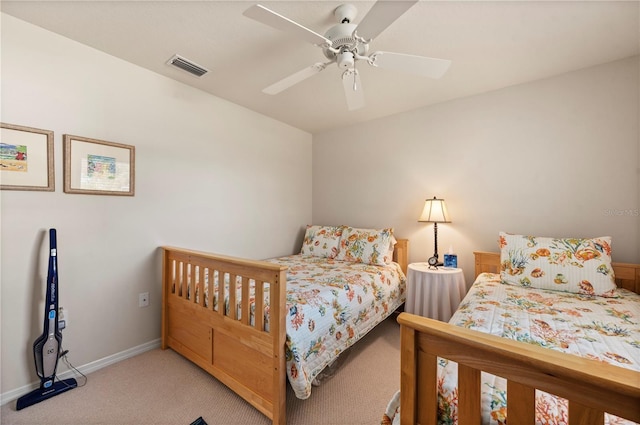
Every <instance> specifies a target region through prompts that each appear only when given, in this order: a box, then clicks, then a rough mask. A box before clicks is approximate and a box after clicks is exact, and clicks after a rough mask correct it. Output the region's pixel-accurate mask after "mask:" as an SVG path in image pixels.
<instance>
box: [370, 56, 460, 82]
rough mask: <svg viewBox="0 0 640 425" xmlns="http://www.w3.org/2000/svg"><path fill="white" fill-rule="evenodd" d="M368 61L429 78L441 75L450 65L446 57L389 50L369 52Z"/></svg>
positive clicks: (379, 65) (378, 65)
mask: <svg viewBox="0 0 640 425" xmlns="http://www.w3.org/2000/svg"><path fill="white" fill-rule="evenodd" d="M369 63H370V64H371V65H373V66H377V67H380V68H385V69H393V70H397V71H402V72H408V73H411V74H416V75H420V76H423V77H430V78H440V77H442V76H443V75H444V73H445V72H447V70H448V69H449V66H450V65H451V61H450V60H447V59H437V58H428V57H426V56H415V55H405V54H403V53H390V52H375V53H373V54H371V56H370V61H369Z"/></svg>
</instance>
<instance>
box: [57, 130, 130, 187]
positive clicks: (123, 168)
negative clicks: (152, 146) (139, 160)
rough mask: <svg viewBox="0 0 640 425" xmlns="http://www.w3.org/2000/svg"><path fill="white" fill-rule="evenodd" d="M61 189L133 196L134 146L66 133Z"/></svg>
mask: <svg viewBox="0 0 640 425" xmlns="http://www.w3.org/2000/svg"><path fill="white" fill-rule="evenodd" d="M64 191H65V193H84V194H92V195H124V196H133V195H134V192H135V147H134V146H131V145H124V144H122V143H113V142H106V141H104V140H96V139H90V138H87V137H80V136H72V135H69V134H65V135H64Z"/></svg>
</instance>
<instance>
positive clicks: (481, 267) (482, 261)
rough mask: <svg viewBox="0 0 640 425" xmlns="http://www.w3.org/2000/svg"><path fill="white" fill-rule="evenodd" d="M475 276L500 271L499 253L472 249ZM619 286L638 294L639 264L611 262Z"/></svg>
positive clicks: (639, 286)
mask: <svg viewBox="0 0 640 425" xmlns="http://www.w3.org/2000/svg"><path fill="white" fill-rule="evenodd" d="M473 254H474V256H475V259H476V274H475V275H476V276H478V275H479V274H480V273H500V253H499V252H484V251H474V253H473ZM611 266H612V267H613V273H614V274H615V276H616V284H617V285H618V287H619V288H625V289H628V290H629V291H633V292H635V293H636V294H640V264H630V263H611Z"/></svg>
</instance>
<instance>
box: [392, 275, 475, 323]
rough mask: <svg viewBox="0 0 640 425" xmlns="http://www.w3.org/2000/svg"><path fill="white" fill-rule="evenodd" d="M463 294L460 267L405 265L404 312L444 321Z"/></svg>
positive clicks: (453, 310)
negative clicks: (405, 291) (405, 295)
mask: <svg viewBox="0 0 640 425" xmlns="http://www.w3.org/2000/svg"><path fill="white" fill-rule="evenodd" d="M466 293H467V286H466V283H465V280H464V274H463V273H462V269H444V268H442V267H440V268H438V269H429V265H428V264H426V263H412V264H409V267H408V272H407V301H406V303H405V308H404V309H405V311H406V312H408V313H413V314H418V315H420V316H424V317H430V318H432V319H438V320H441V321H443V322H448V321H449V319H450V318H451V316H452V315H453V313H454V312H455V311H456V309H457V308H458V304H460V301H462V299H463V298H464V296H465V294H466Z"/></svg>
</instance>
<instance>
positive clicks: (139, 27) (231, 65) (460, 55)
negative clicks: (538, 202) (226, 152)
mask: <svg viewBox="0 0 640 425" xmlns="http://www.w3.org/2000/svg"><path fill="white" fill-rule="evenodd" d="M254 3H256V2H255V1H252V2H249V1H170V0H169V1H149V0H147V1H56V0H52V1H28V0H27V1H25V0H23V1H8V0H3V1H2V2H1V6H0V7H1V10H2V12H4V13H7V14H9V15H12V16H14V17H16V18H19V19H22V20H24V21H27V22H31V23H33V24H35V25H38V26H40V27H43V28H45V29H48V30H51V31H53V32H56V33H59V34H62V35H64V36H66V37H68V38H71V39H73V40H77V41H79V42H81V43H83V44H86V45H89V46H92V47H94V48H96V49H99V50H101V51H104V52H106V53H108V54H111V55H113V56H116V57H119V58H122V59H124V60H126V61H128V62H131V63H134V64H137V65H139V66H141V67H144V68H147V69H149V70H151V71H154V72H157V73H158V74H162V75H165V76H167V77H170V78H173V79H175V80H178V81H181V82H183V83H185V84H188V85H191V86H193V87H197V88H199V89H201V90H203V91H206V92H208V93H211V94H214V95H216V96H219V97H221V98H224V99H227V100H229V101H231V102H234V103H237V104H239V105H243V106H245V107H247V108H249V109H251V110H254V111H257V112H260V113H262V114H265V115H268V116H271V117H273V118H275V119H277V120H280V121H283V122H286V123H288V124H290V125H292V126H294V127H298V128H300V129H303V130H306V131H308V132H311V133H315V132H321V131H324V130H328V129H332V128H339V127H343V126H346V125H350V124H352V123H356V122H363V121H367V120H371V119H375V118H380V117H383V116H388V115H392V114H396V113H400V112H403V111H407V110H411V109H415V108H419V107H422V106H426V105H431V104H434V103H439V102H443V101H447V100H450V99H454V98H459V97H463V96H470V95H474V94H478V93H482V92H486V91H489V90H494V89H498V88H501V87H506V86H510V85H513V84H519V83H523V82H527V81H532V80H536V79H540V78H545V77H549V76H552V75H556V74H561V73H564V72H568V71H573V70H576V69H580V68H585V67H589V66H593V65H597V64H601V63H606V62H610V61H613V60H617V59H622V58H625V57H629V56H633V55H638V54H639V53H640V2H638V1H622V2H616V1H421V2H419V3H418V4H416V5H415V6H413V7H412V8H411V9H410V10H409V11H408V12H407V13H405V14H404V15H403V16H402V17H400V19H398V20H397V21H395V22H394V23H393V24H392V25H391V26H390V27H388V28H387V29H386V30H385V31H384V32H383V33H382V34H381V35H380V36H378V37H377V39H375V40H373V42H372V43H371V48H370V52H371V51H377V50H382V51H390V52H398V53H409V54H415V55H420V56H430V57H436V58H443V59H450V60H451V61H452V65H451V67H450V69H449V71H448V72H447V73H446V74H445V76H444V77H443V78H441V79H439V80H432V79H429V78H424V77H417V76H412V75H410V74H405V73H403V72H399V71H391V70H387V69H376V68H372V67H370V66H368V65H367V64H362V62H358V66H359V70H360V74H361V79H362V85H363V88H364V93H365V98H366V106H365V107H364V108H363V109H359V110H355V111H348V109H347V106H346V102H345V98H344V93H343V89H342V83H341V71H340V70H339V69H338V68H337V66H336V65H331V66H329V67H328V68H327V69H325V70H324V71H323V72H321V73H319V74H318V75H315V76H313V77H312V78H310V79H307V80H305V81H303V82H302V83H299V84H297V85H295V86H293V87H291V88H289V89H288V90H286V91H284V92H282V93H280V94H278V95H268V94H264V93H262V92H261V90H262V89H263V88H265V87H266V86H268V85H270V84H271V83H273V82H275V81H278V80H280V79H282V78H284V77H286V76H288V75H290V74H292V73H294V72H296V71H299V70H301V69H302V68H305V67H307V66H309V65H312V64H313V63H316V62H320V61H323V60H324V56H323V54H322V51H321V49H320V48H319V47H316V46H313V45H311V44H308V43H307V42H305V41H301V40H299V39H296V38H295V37H293V36H291V35H290V34H287V33H284V32H281V31H278V30H275V29H273V28H271V27H268V26H266V25H264V24H261V23H259V22H256V21H254V20H252V19H249V18H247V17H245V16H243V15H242V12H243V11H244V10H245V9H247V8H248V7H249V6H251V5H252V4H254ZM260 3H261V4H263V5H264V6H266V7H268V8H269V9H272V10H274V11H277V12H278V13H280V14H281V15H284V16H286V17H288V18H290V19H292V20H294V21H296V22H298V23H300V24H302V25H304V26H306V27H307V28H310V29H312V30H314V31H315V32H318V33H320V34H324V32H325V31H326V30H327V29H328V28H329V27H330V26H332V25H334V24H335V23H336V21H335V18H334V17H333V10H334V9H335V8H336V7H337V6H338V5H340V4H342V2H336V1H263V2H260ZM351 3H352V4H354V5H355V6H356V7H357V8H358V16H357V17H356V20H355V23H356V24H357V23H358V22H360V19H362V17H363V16H364V15H365V14H366V12H367V11H368V10H369V9H370V7H371V6H372V5H373V3H374V2H373V1H364V2H361V1H354V2H351ZM176 53H177V54H179V55H181V56H184V57H186V58H188V59H190V60H192V61H193V62H195V63H197V64H199V65H201V66H204V67H206V68H208V69H210V70H211V72H209V73H208V74H206V75H205V76H203V77H201V78H197V77H194V76H192V75H190V74H188V73H186V72H184V71H182V70H179V69H176V68H174V67H171V66H169V65H167V64H166V62H167V60H169V58H170V57H171V56H173V55H174V54H176Z"/></svg>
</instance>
